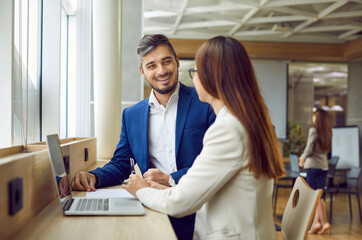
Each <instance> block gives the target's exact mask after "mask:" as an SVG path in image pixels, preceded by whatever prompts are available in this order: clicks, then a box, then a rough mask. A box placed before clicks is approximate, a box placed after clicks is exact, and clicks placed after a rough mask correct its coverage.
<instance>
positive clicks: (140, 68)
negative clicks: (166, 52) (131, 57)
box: [138, 65, 145, 77]
mask: <svg viewBox="0 0 362 240" xmlns="http://www.w3.org/2000/svg"><path fill="white" fill-rule="evenodd" d="M138 69H139V70H140V72H141V74H142V77H145V73H144V72H143V69H142V67H141V65H138Z"/></svg>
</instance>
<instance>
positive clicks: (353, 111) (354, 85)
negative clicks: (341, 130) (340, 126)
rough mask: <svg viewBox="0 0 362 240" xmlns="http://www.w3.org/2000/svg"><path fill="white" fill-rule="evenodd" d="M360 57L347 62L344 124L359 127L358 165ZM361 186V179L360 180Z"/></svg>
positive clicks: (361, 117) (361, 118) (361, 111)
mask: <svg viewBox="0 0 362 240" xmlns="http://www.w3.org/2000/svg"><path fill="white" fill-rule="evenodd" d="M361 76H362V59H359V60H357V61H354V62H351V63H349V64H348V92H347V111H346V124H347V125H356V126H358V127H359V134H360V139H359V144H360V146H359V149H360V167H361V166H362V104H361V101H362V97H361V96H362V94H361V91H362V79H361ZM360 183H361V185H360V186H361V188H362V180H361V181H360Z"/></svg>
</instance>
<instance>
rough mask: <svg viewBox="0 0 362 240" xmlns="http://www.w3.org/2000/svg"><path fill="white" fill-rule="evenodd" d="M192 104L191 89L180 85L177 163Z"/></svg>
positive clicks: (177, 122) (177, 120)
mask: <svg viewBox="0 0 362 240" xmlns="http://www.w3.org/2000/svg"><path fill="white" fill-rule="evenodd" d="M190 104H191V97H190V89H188V88H187V87H186V86H184V85H183V84H182V83H180V92H179V99H178V105H177V116H176V152H175V154H176V155H175V156H176V161H177V153H178V150H179V145H180V141H181V138H182V134H183V130H184V128H185V123H186V119H187V115H188V113H189V108H190Z"/></svg>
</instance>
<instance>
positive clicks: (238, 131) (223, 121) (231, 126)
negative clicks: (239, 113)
mask: <svg viewBox="0 0 362 240" xmlns="http://www.w3.org/2000/svg"><path fill="white" fill-rule="evenodd" d="M209 130H210V132H213V133H215V132H218V133H220V134H231V135H242V134H244V133H245V129H244V127H243V125H242V124H241V123H240V121H239V120H238V119H237V118H236V117H235V116H234V115H233V114H231V113H230V112H228V111H227V112H225V113H224V114H223V116H222V117H220V118H219V119H217V120H216V121H215V122H214V124H213V125H211V127H210V128H209Z"/></svg>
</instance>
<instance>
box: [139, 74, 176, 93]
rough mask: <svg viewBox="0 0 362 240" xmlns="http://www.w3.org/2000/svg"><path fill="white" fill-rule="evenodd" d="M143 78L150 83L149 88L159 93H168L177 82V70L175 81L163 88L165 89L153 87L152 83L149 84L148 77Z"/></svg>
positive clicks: (173, 88)
mask: <svg viewBox="0 0 362 240" xmlns="http://www.w3.org/2000/svg"><path fill="white" fill-rule="evenodd" d="M166 74H168V73H166ZM166 74H165V75H166ZM145 79H146V81H147V82H148V84H150V86H151V88H152V89H153V90H155V91H156V92H158V93H160V94H168V93H171V92H172V91H174V90H175V88H176V86H177V83H178V70H177V75H176V81H175V83H174V84H173V85H171V86H169V87H168V88H165V89H159V88H157V87H155V86H154V85H153V84H151V83H150V81H148V79H147V78H146V77H145Z"/></svg>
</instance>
